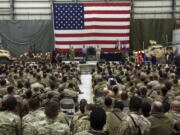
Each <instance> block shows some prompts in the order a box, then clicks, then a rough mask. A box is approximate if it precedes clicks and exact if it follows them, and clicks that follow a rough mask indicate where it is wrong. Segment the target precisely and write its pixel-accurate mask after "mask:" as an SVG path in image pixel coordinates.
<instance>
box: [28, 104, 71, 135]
mask: <svg viewBox="0 0 180 135" xmlns="http://www.w3.org/2000/svg"><path fill="white" fill-rule="evenodd" d="M44 113H45V116H46V118H45V119H44V120H42V121H36V122H34V123H28V124H27V126H26V128H25V129H24V134H25V135H70V129H69V126H68V125H67V124H63V123H60V122H59V121H58V114H59V104H58V103H57V102H55V101H52V102H50V103H48V105H47V106H46V107H45V112H44Z"/></svg>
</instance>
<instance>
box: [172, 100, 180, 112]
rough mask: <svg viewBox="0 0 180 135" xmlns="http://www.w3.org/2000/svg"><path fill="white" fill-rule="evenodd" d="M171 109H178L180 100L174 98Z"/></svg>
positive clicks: (179, 108) (179, 109)
mask: <svg viewBox="0 0 180 135" xmlns="http://www.w3.org/2000/svg"><path fill="white" fill-rule="evenodd" d="M171 110H173V111H180V101H178V100H175V101H173V102H172V103H171Z"/></svg>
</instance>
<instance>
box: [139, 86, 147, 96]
mask: <svg viewBox="0 0 180 135" xmlns="http://www.w3.org/2000/svg"><path fill="white" fill-rule="evenodd" d="M146 93H147V89H146V88H145V87H142V88H140V95H141V96H142V97H145V96H146Z"/></svg>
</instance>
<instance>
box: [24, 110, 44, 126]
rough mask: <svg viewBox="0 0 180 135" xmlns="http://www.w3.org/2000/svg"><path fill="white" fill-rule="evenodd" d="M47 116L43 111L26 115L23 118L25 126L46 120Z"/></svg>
mask: <svg viewBox="0 0 180 135" xmlns="http://www.w3.org/2000/svg"><path fill="white" fill-rule="evenodd" d="M45 117H46V116H45V114H44V112H43V111H42V110H40V109H38V110H36V111H32V112H29V114H27V115H25V116H24V117H23V120H22V121H23V126H24V125H25V124H26V123H33V122H36V121H41V120H44V119H45Z"/></svg>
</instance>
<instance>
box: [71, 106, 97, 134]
mask: <svg viewBox="0 0 180 135" xmlns="http://www.w3.org/2000/svg"><path fill="white" fill-rule="evenodd" d="M92 108H93V105H91V104H87V105H86V106H85V112H84V113H82V114H80V115H79V116H75V117H74V118H73V120H72V123H71V129H72V133H73V134H76V133H79V132H82V131H86V130H89V129H90V121H89V119H90V113H91V111H92Z"/></svg>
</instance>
